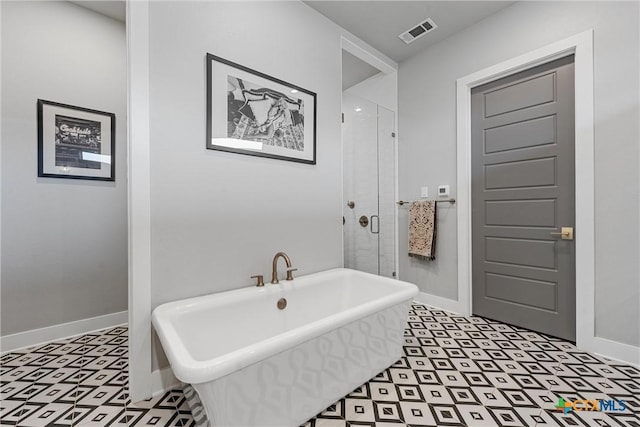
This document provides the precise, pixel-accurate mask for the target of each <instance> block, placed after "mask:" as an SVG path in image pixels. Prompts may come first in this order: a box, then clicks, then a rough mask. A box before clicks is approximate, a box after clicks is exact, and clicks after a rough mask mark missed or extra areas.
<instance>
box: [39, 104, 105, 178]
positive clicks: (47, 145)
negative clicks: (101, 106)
mask: <svg viewBox="0 0 640 427" xmlns="http://www.w3.org/2000/svg"><path fill="white" fill-rule="evenodd" d="M115 130H116V116H115V114H113V113H106V112H104V111H97V110H91V109H89V108H82V107H75V106H73V105H66V104H60V103H57V102H51V101H45V100H42V99H38V176H40V177H50V178H71V179H91V180H101V181H115V170H116V169H115V148H116V145H115V143H116V135H115V134H116V132H115Z"/></svg>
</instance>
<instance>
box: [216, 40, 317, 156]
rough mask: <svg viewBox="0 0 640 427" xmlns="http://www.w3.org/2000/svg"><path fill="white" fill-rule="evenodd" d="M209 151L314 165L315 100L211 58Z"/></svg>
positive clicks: (296, 89) (291, 87)
mask: <svg viewBox="0 0 640 427" xmlns="http://www.w3.org/2000/svg"><path fill="white" fill-rule="evenodd" d="M206 147H207V148H208V149H211V150H220V151H227V152H231V153H240V154H248V155H252V156H260V157H270V158H273V159H280V160H289V161H293V162H300V163H308V164H313V165H314V164H316V94H315V93H313V92H311V91H309V90H306V89H303V88H301V87H299V86H296V85H293V84H291V83H287V82H285V81H283V80H280V79H277V78H274V77H271V76H268V75H266V74H264V73H261V72H258V71H255V70H251V69H249V68H247V67H244V66H242V65H239V64H236V63H233V62H231V61H227V60H226V59H222V58H220V57H218V56H215V55H212V54H210V53H209V54H207V143H206Z"/></svg>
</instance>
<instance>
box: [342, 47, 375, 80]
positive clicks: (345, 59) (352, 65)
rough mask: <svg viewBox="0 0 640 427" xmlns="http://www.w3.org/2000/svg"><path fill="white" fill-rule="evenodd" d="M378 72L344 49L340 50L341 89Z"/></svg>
mask: <svg viewBox="0 0 640 427" xmlns="http://www.w3.org/2000/svg"><path fill="white" fill-rule="evenodd" d="M378 73H380V70H378V69H377V68H375V67H372V66H371V65H369V64H367V63H366V62H364V61H363V60H361V59H360V58H356V57H355V56H353V55H352V54H350V53H349V52H347V51H346V50H343V51H342V90H346V89H348V88H350V87H351V86H354V85H356V84H358V83H360V82H362V81H364V80H367V79H368V78H369V77H372V76H375V75H376V74H378Z"/></svg>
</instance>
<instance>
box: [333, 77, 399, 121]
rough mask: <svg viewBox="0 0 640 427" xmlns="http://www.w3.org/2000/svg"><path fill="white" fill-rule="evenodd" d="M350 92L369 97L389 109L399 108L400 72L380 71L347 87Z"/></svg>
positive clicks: (365, 97)
mask: <svg viewBox="0 0 640 427" xmlns="http://www.w3.org/2000/svg"><path fill="white" fill-rule="evenodd" d="M346 91H348V92H349V93H352V94H354V95H357V96H359V97H361V98H364V99H368V100H369V101H371V102H375V103H376V104H378V105H382V106H383V107H384V108H386V109H387V110H391V111H394V112H395V111H396V110H397V109H398V73H397V72H395V71H394V72H392V73H382V72H380V73H378V74H376V75H375V76H372V77H369V78H368V79H366V80H364V81H361V82H360V83H358V84H357V85H354V86H351V87H350V88H349V89H347V90H346Z"/></svg>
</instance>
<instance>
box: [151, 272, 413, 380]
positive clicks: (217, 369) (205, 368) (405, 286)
mask: <svg viewBox="0 0 640 427" xmlns="http://www.w3.org/2000/svg"><path fill="white" fill-rule="evenodd" d="M345 272H347V273H348V274H356V275H365V276H368V277H370V278H376V280H381V279H383V280H389V281H392V282H393V283H392V284H393V285H394V288H395V289H394V290H393V292H390V294H389V295H386V296H385V297H381V298H378V299H375V300H373V301H369V302H367V303H364V304H360V305H357V306H355V307H350V308H349V309H347V310H344V311H341V312H339V313H335V314H332V315H330V316H328V317H325V318H322V319H318V320H315V321H313V322H311V323H308V324H306V325H303V326H300V327H297V328H295V329H292V330H290V331H286V332H284V333H280V334H277V335H274V336H272V337H269V338H266V339H264V340H261V341H258V342H256V343H253V344H250V345H248V346H244V347H242V348H239V349H236V350H234V351H231V352H229V353H226V354H224V355H221V356H217V357H214V358H212V359H209V360H196V359H194V358H193V357H192V356H191V354H190V353H189V351H188V350H187V348H186V346H185V345H184V342H183V340H182V339H181V338H180V337H179V335H178V332H177V330H176V328H175V326H174V325H173V322H172V318H171V315H172V314H174V313H178V312H181V313H180V314H184V313H188V312H189V309H191V310H195V309H197V308H199V307H201V306H203V305H207V303H209V304H210V303H211V301H212V300H216V299H219V298H220V297H222V298H229V299H230V300H241V299H242V297H243V296H244V295H249V294H255V293H256V292H259V293H267V294H269V293H272V294H274V295H275V294H281V293H282V292H283V291H284V292H286V286H287V284H289V285H290V283H289V282H285V283H281V284H280V285H279V286H273V285H270V286H265V287H264V288H261V289H258V288H256V287H255V286H252V287H248V288H240V289H235V290H230V291H224V292H218V293H213V294H208V295H203V296H200V297H193V298H187V299H183V300H178V301H173V302H168V303H165V304H162V305H159V306H158V307H156V308H155V309H154V310H153V313H152V323H153V326H154V329H155V330H156V332H157V334H158V337H159V339H160V342H161V344H162V348H163V350H164V352H165V354H166V356H167V359H168V360H169V363H170V365H171V369H172V370H173V373H174V375H175V376H176V378H178V379H179V380H180V381H183V382H185V383H189V384H200V383H205V382H208V381H213V380H215V379H217V378H220V377H223V376H225V375H228V374H230V373H232V372H234V371H237V370H240V369H242V368H244V367H247V366H249V365H252V364H254V363H257V362H260V361H261V360H264V359H266V358H268V357H270V356H273V355H275V354H278V353H280V352H282V351H284V350H286V349H287V348H291V347H293V346H296V345H298V344H301V343H303V342H306V341H308V340H311V339H314V338H316V337H318V336H320V335H323V334H325V333H327V332H329V331H331V330H333V329H337V328H340V327H342V326H344V325H346V324H348V323H351V322H354V321H357V320H359V319H362V318H364V317H366V316H368V315H371V314H374V313H375V312H378V311H381V310H384V309H386V308H389V307H392V306H394V305H397V304H400V303H404V302H406V301H410V300H412V299H413V298H414V297H415V296H416V295H417V294H418V292H419V291H418V287H417V286H416V285H414V284H412V283H408V282H403V281H399V280H395V279H391V278H384V277H380V276H377V275H374V274H370V273H365V272H360V271H357V270H351V269H347V268H334V269H330V270H324V271H321V272H317V273H311V274H308V275H305V276H300V277H299V278H297V279H295V280H294V281H297V282H298V283H300V282H303V283H304V282H305V281H308V280H314V279H318V280H319V279H322V278H323V276H329V277H330V276H331V275H332V274H339V273H343V274H344V273H345Z"/></svg>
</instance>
